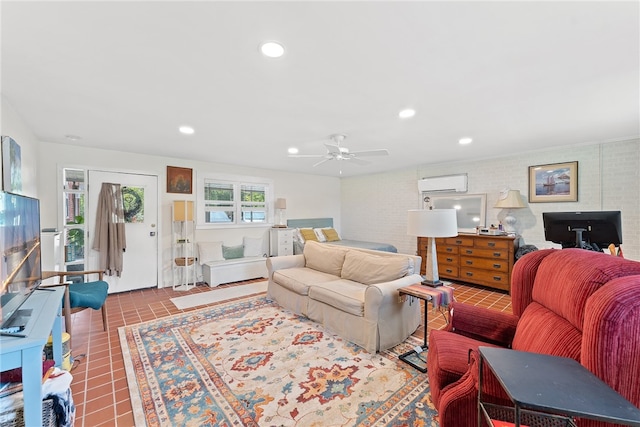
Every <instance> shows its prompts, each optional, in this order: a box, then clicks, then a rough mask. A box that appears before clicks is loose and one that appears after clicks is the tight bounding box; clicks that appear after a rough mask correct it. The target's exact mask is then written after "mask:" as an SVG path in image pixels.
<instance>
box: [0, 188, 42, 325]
mask: <svg viewBox="0 0 640 427" xmlns="http://www.w3.org/2000/svg"><path fill="white" fill-rule="evenodd" d="M0 254H1V256H2V259H1V263H0V281H1V283H2V287H1V288H0V312H1V314H2V323H0V327H3V328H4V327H7V326H9V324H10V323H11V320H12V317H13V316H15V315H17V313H18V309H19V308H20V306H21V305H22V304H23V303H24V302H25V301H26V300H27V298H28V297H29V295H30V294H31V292H33V291H34V290H35V289H36V288H37V287H38V286H39V285H40V282H41V281H42V270H41V265H40V262H41V260H40V258H41V246H40V202H39V200H38V199H34V198H31V197H26V196H22V195H18V194H12V193H8V192H5V191H0Z"/></svg>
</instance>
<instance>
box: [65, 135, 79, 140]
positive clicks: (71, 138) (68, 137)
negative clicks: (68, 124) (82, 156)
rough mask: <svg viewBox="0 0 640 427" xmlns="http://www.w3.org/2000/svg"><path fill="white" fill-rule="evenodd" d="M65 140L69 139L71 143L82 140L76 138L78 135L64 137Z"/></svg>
mask: <svg viewBox="0 0 640 427" xmlns="http://www.w3.org/2000/svg"><path fill="white" fill-rule="evenodd" d="M64 137H65V138H67V139H70V140H71V141H77V140H79V139H82V137H80V136H78V135H65V136H64Z"/></svg>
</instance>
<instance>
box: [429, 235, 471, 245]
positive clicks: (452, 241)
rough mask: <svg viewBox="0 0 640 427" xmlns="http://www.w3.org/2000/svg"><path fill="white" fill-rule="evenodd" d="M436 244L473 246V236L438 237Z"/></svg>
mask: <svg viewBox="0 0 640 427" xmlns="http://www.w3.org/2000/svg"><path fill="white" fill-rule="evenodd" d="M436 245H444V246H473V237H464V236H458V237H444V238H438V239H436Z"/></svg>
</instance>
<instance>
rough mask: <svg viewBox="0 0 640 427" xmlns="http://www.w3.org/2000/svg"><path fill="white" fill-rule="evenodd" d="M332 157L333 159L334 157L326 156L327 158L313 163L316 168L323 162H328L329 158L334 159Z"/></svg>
mask: <svg viewBox="0 0 640 427" xmlns="http://www.w3.org/2000/svg"><path fill="white" fill-rule="evenodd" d="M332 159H333V157H326V158H324V159H322V160H320V161H319V162H318V163H315V164H314V165H313V167H314V168H315V167H316V166H319V165H321V164H323V163H324V162H328V161H329V160H332Z"/></svg>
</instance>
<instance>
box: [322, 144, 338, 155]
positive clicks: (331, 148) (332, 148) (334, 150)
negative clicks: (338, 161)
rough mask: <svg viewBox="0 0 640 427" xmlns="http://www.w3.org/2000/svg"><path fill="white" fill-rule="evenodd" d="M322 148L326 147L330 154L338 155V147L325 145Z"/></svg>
mask: <svg viewBox="0 0 640 427" xmlns="http://www.w3.org/2000/svg"><path fill="white" fill-rule="evenodd" d="M324 146H325V147H327V151H328V152H329V153H330V154H340V147H339V146H338V145H335V144H327V143H325V144H324Z"/></svg>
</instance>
